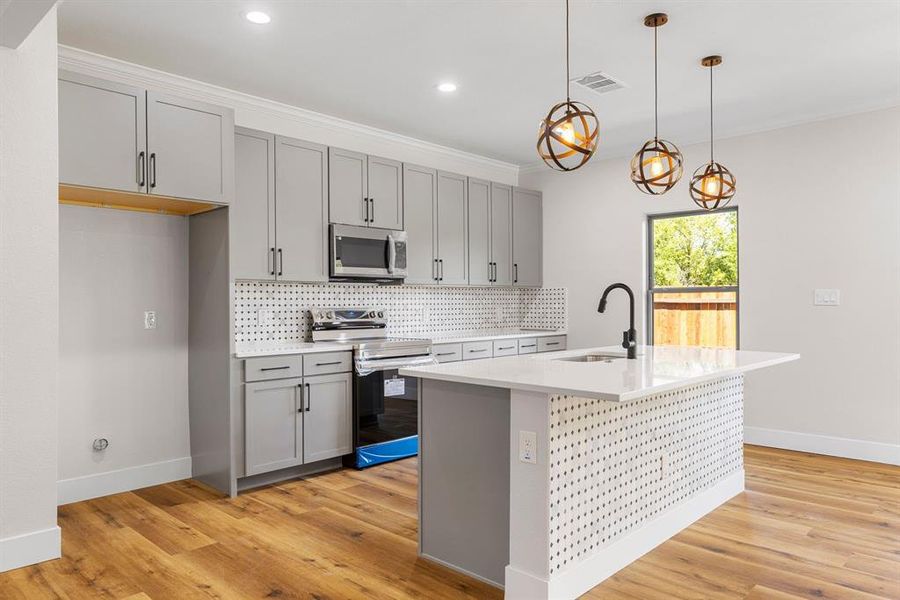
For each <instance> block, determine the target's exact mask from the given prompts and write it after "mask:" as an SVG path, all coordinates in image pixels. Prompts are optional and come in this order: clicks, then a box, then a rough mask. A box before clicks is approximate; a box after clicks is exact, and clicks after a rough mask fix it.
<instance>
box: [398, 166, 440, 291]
mask: <svg viewBox="0 0 900 600" xmlns="http://www.w3.org/2000/svg"><path fill="white" fill-rule="evenodd" d="M403 204H404V207H405V208H404V212H405V221H406V233H407V236H408V239H407V242H406V244H407V245H406V266H407V270H408V272H409V274H408V275H407V277H406V282H407V283H434V282H435V281H436V277H437V274H436V269H435V258H436V256H435V252H436V249H435V244H436V237H435V236H436V235H437V234H436V226H437V222H436V220H435V218H434V216H435V211H436V210H437V171H435V170H434V169H428V168H426V167H417V166H414V165H403Z"/></svg>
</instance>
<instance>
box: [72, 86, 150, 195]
mask: <svg viewBox="0 0 900 600" xmlns="http://www.w3.org/2000/svg"><path fill="white" fill-rule="evenodd" d="M145 102H146V91H145V90H144V89H141V88H136V87H131V86H127V85H121V84H118V83H113V82H110V81H103V80H100V79H95V78H93V77H87V76H84V75H79V74H76V73H69V72H66V71H61V72H60V74H59V182H60V183H63V184H68V185H80V186H87V187H95V188H104V189H109V190H119V191H125V192H144V191H146V181H147V179H146V168H147V163H146V160H147V156H146V153H147V121H146V104H145Z"/></svg>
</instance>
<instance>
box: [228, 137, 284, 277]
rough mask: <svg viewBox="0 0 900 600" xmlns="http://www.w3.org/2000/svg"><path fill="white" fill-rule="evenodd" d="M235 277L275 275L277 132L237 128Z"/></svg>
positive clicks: (233, 224)
mask: <svg viewBox="0 0 900 600" xmlns="http://www.w3.org/2000/svg"><path fill="white" fill-rule="evenodd" d="M228 222H229V227H230V229H231V237H230V240H229V247H230V252H231V277H232V278H233V279H275V268H276V265H275V258H276V257H275V136H273V135H272V134H269V133H263V132H262V131H254V130H252V129H242V128H237V129H235V131H234V201H233V202H232V203H231V208H230V209H229V218H228Z"/></svg>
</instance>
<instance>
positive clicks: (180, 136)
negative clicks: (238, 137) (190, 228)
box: [147, 92, 234, 204]
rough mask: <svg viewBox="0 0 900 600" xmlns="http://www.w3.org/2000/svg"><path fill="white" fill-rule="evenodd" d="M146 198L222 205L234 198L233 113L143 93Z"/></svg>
mask: <svg viewBox="0 0 900 600" xmlns="http://www.w3.org/2000/svg"><path fill="white" fill-rule="evenodd" d="M147 151H148V152H149V158H148V171H149V174H148V179H149V186H150V189H149V191H150V193H151V194H158V195H160V196H173V197H176V198H186V199H191V200H204V201H208V202H216V203H220V204H227V203H229V202H230V201H231V198H232V196H233V194H234V112H233V111H232V110H231V109H228V108H223V107H221V106H215V105H212V104H207V103H205V102H196V101H194V100H187V99H185V98H178V97H176V96H169V95H167V94H159V93H156V92H147Z"/></svg>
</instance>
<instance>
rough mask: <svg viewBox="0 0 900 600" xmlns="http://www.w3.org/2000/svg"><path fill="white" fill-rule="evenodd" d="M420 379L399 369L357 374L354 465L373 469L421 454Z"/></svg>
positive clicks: (355, 383)
mask: <svg viewBox="0 0 900 600" xmlns="http://www.w3.org/2000/svg"><path fill="white" fill-rule="evenodd" d="M418 385H419V380H418V379H417V378H415V377H404V376H402V375H399V374H398V373H397V369H387V370H376V371H372V372H371V373H369V374H367V375H359V374H355V375H354V389H353V400H354V407H353V409H354V410H353V418H354V427H353V433H354V438H355V451H354V453H353V456H352V458H353V462H354V464H353V466H355V467H357V468H360V469H361V468H365V467H371V466H373V465H377V464H380V463H384V462H389V461H392V460H398V459H401V458H406V457H408V456H415V455H416V454H418V452H419V439H418V419H419V396H418Z"/></svg>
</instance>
